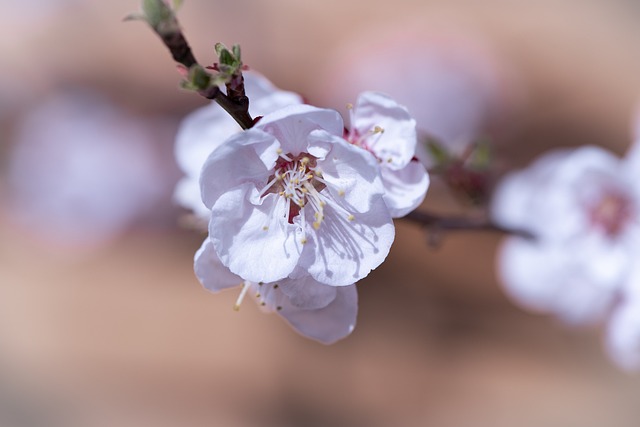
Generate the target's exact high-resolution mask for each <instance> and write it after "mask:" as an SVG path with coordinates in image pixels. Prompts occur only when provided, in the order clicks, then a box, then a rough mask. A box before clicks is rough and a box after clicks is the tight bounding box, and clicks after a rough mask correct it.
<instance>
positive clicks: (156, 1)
mask: <svg viewBox="0 0 640 427" xmlns="http://www.w3.org/2000/svg"><path fill="white" fill-rule="evenodd" d="M176 3H181V2H180V1H178V2H176V1H175V0H174V5H175V4H176ZM124 20H125V21H132V20H136V21H145V22H146V23H147V24H149V26H150V27H151V28H153V30H154V31H155V32H156V33H158V34H159V35H161V36H162V35H165V34H171V33H176V32H178V31H180V28H179V25H178V20H177V19H176V16H175V14H174V12H173V10H172V9H171V8H170V7H169V5H167V3H165V2H164V0H142V13H131V14H129V15H128V16H126V17H125V18H124Z"/></svg>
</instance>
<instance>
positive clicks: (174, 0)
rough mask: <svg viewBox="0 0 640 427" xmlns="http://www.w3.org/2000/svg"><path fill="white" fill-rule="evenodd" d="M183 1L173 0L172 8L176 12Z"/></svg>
mask: <svg viewBox="0 0 640 427" xmlns="http://www.w3.org/2000/svg"><path fill="white" fill-rule="evenodd" d="M183 3H184V0H173V10H174V11H176V12H177V11H178V10H180V8H181V7H182V4H183Z"/></svg>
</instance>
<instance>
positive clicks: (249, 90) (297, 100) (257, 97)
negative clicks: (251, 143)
mask: <svg viewBox="0 0 640 427" xmlns="http://www.w3.org/2000/svg"><path fill="white" fill-rule="evenodd" d="M242 74H243V76H244V89H245V92H246V94H247V96H248V97H249V113H250V114H251V117H258V116H264V115H267V114H269V113H272V112H274V111H276V110H278V109H280V108H282V107H286V106H287V105H295V104H302V102H303V100H302V97H301V96H300V95H298V94H297V93H294V92H288V91H284V90H280V89H278V88H277V87H275V86H274V85H273V83H271V82H270V81H269V80H267V79H266V78H265V77H264V76H262V75H261V74H259V73H257V72H255V71H244V72H243V73H242Z"/></svg>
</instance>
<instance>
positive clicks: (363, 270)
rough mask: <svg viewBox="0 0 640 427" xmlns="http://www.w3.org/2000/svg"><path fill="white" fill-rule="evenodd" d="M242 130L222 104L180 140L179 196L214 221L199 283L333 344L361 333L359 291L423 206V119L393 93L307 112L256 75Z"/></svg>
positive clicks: (190, 122)
mask: <svg viewBox="0 0 640 427" xmlns="http://www.w3.org/2000/svg"><path fill="white" fill-rule="evenodd" d="M244 74H245V90H246V93H247V95H248V97H249V98H250V107H249V108H250V113H251V114H252V116H253V117H259V120H258V121H257V124H256V125H255V126H253V127H252V128H251V129H248V130H245V131H240V130H239V128H238V127H237V125H236V124H235V123H234V122H233V120H232V119H231V118H229V117H228V116H227V115H226V113H224V111H222V110H221V109H220V108H219V107H217V106H216V105H210V106H206V107H204V108H202V109H201V110H198V111H196V112H194V113H193V114H192V115H191V116H189V117H187V119H186V120H185V121H184V123H183V125H182V126H181V128H180V130H179V133H178V136H177V143H176V157H177V159H178V163H179V165H180V167H181V168H182V170H183V171H184V173H185V175H186V176H185V178H184V179H183V180H182V181H181V182H180V183H179V185H178V187H177V189H176V192H175V199H176V201H177V202H178V203H180V204H182V205H183V206H185V207H187V208H189V209H191V210H192V211H193V212H194V214H195V215H197V216H198V217H199V218H200V219H201V221H202V222H203V223H204V222H205V221H208V236H207V238H206V239H205V241H204V243H203V245H202V247H201V248H200V250H199V251H198V252H197V253H196V256H195V271H196V276H197V277H198V279H199V280H200V281H201V283H202V284H203V285H204V286H205V287H206V288H207V289H209V290H211V291H219V290H221V289H224V288H228V287H232V286H236V285H240V286H241V291H240V296H239V297H238V301H237V303H236V307H239V306H240V303H241V302H242V300H243V298H244V296H245V295H246V294H247V293H250V294H253V295H254V296H255V298H256V299H257V301H258V303H259V305H260V306H261V307H263V308H264V309H265V310H267V311H275V312H277V313H279V314H280V315H282V316H283V317H284V318H285V319H286V320H287V321H288V322H289V324H290V325H291V326H293V328H294V329H296V330H297V331H299V332H300V333H302V334H304V335H306V336H308V337H311V338H313V339H316V340H318V341H320V342H323V343H332V342H335V341H336V340H338V339H340V338H343V337H344V336H346V335H348V334H349V333H350V332H351V331H352V330H353V328H354V326H355V321H356V314H357V293H356V290H355V283H356V282H357V281H359V280H360V279H362V278H364V277H365V276H367V275H368V274H369V272H370V271H371V270H373V269H375V268H376V267H378V266H379V265H380V264H381V263H382V262H383V261H384V259H385V258H386V256H387V254H388V253H389V250H390V247H391V244H392V242H393V239H394V235H395V230H394V225H393V221H392V218H397V217H400V216H403V215H405V214H407V213H408V212H410V211H411V210H413V209H415V208H416V207H417V206H418V205H419V204H420V203H421V202H422V200H423V199H424V197H425V194H426V191H427V188H428V185H429V178H428V175H427V173H426V171H425V168H424V166H423V165H422V164H421V163H420V162H418V161H417V160H416V158H415V150H416V143H417V142H416V123H415V120H414V119H413V118H412V117H411V116H410V114H409V112H408V111H407V109H406V108H405V107H403V106H401V105H399V104H397V103H396V102H395V101H394V100H392V99H391V98H389V97H388V96H386V95H383V94H380V93H373V92H366V93H363V94H362V95H361V96H360V97H359V98H358V100H357V102H356V104H355V105H354V106H350V128H349V129H346V128H345V125H344V122H343V118H342V116H341V115H340V114H339V113H338V112H337V111H334V110H330V109H322V108H317V107H314V106H311V105H307V104H304V103H303V101H302V98H301V97H299V96H298V95H296V94H294V93H291V92H285V91H281V90H279V89H277V88H275V87H274V86H273V85H272V84H271V83H270V82H269V81H268V80H266V79H265V78H264V77H262V76H261V75H259V74H257V73H254V72H246V73H244Z"/></svg>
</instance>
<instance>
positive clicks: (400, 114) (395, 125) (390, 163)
mask: <svg viewBox="0 0 640 427" xmlns="http://www.w3.org/2000/svg"><path fill="white" fill-rule="evenodd" d="M353 121H354V123H352V124H351V126H352V129H356V130H357V131H358V133H359V134H360V135H361V136H364V135H367V134H368V133H370V132H371V131H373V130H374V129H375V128H376V127H380V128H382V129H383V132H382V133H379V134H376V135H372V136H370V137H369V138H368V141H371V143H369V144H368V146H369V148H370V149H371V150H372V151H373V152H374V153H375V154H376V156H377V157H378V158H379V159H381V160H382V161H383V162H384V163H385V164H386V165H387V167H389V168H391V169H401V168H403V167H405V166H406V165H407V164H408V163H409V162H410V161H411V159H412V158H413V156H414V155H415V152H416V143H417V134H416V121H415V120H414V119H413V117H411V115H410V114H409V111H407V109H406V108H405V107H404V106H402V105H400V104H398V103H397V102H396V101H394V100H393V99H392V98H390V97H389V96H387V95H384V94H381V93H376V92H364V93H362V94H361V95H360V96H359V97H358V102H357V104H356V107H355V109H354V113H353Z"/></svg>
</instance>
